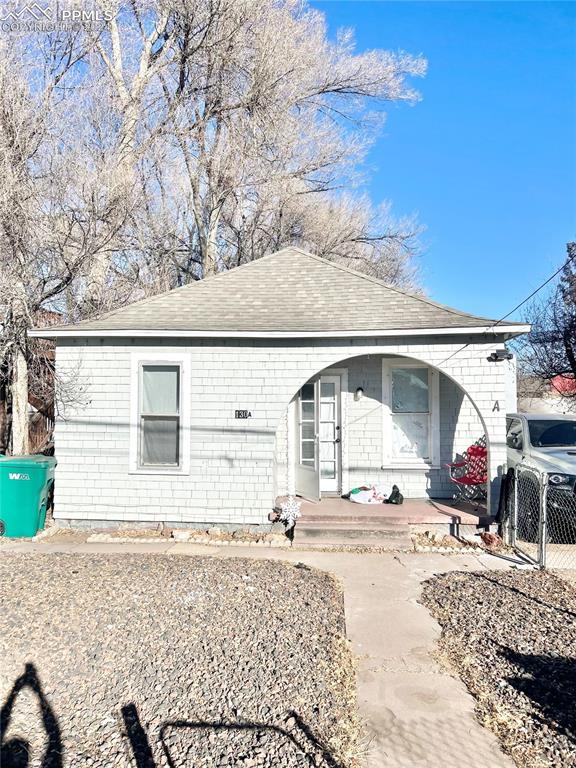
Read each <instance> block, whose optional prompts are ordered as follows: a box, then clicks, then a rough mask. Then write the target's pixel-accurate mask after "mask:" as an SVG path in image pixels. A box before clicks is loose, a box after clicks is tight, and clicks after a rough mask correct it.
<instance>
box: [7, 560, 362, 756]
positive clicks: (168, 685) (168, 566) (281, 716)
mask: <svg viewBox="0 0 576 768" xmlns="http://www.w3.org/2000/svg"><path fill="white" fill-rule="evenodd" d="M0 595H1V611H0V701H1V703H2V705H3V713H2V720H3V727H4V728H5V732H4V734H3V741H2V755H1V756H0V763H1V765H2V768H8V767H9V766H13V768H17V767H19V766H22V768H23V767H24V766H29V768H32V767H33V766H37V767H38V768H40V767H41V768H60V767H61V766H62V767H66V768H68V767H69V766H82V767H83V768H84V767H85V766H92V768H100V767H101V768H105V767H106V768H109V767H110V766H136V768H152V767H153V766H156V767H159V766H170V767H172V766H173V767H174V768H184V766H190V767H192V766H194V768H201V767H202V768H204V766H205V767H206V768H208V767H209V768H219V767H220V766H231V765H234V766H245V768H249V767H250V766H254V767H255V766H280V767H282V768H283V767H284V766H290V767H292V766H293V767H294V768H296V767H300V766H302V767H303V766H318V767H321V768H348V767H349V766H354V765H356V762H355V755H356V754H357V752H358V748H357V738H358V730H359V729H358V724H357V719H356V710H355V677H354V668H353V663H352V658H351V654H350V651H349V648H348V643H347V641H346V640H345V627H344V611H343V599H342V595H341V592H340V590H339V587H338V585H337V583H336V582H335V581H334V580H333V579H332V577H330V576H329V575H328V574H326V573H323V572H321V571H317V570H313V569H310V568H308V567H306V566H298V565H296V566H294V565H290V564H287V563H281V562H275V561H270V560H261V561H256V560H246V559H240V558H236V559H226V560H220V559H216V558H210V557H184V556H170V555H168V556H167V555H151V556H148V555H133V554H122V555H89V554H39V553H32V554H30V553H27V554H24V553H22V554H17V553H9V552H5V553H2V554H1V555H0ZM26 665H28V666H26ZM27 752H29V758H28V760H27V759H26V753H27ZM45 753H49V756H48V758H47V759H45Z"/></svg>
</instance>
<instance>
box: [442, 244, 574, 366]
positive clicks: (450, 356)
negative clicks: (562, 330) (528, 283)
mask: <svg viewBox="0 0 576 768" xmlns="http://www.w3.org/2000/svg"><path fill="white" fill-rule="evenodd" d="M570 250H571V249H569V253H570ZM574 259H576V249H573V253H572V254H571V255H569V256H568V258H567V259H566V261H565V262H564V263H563V264H562V266H561V267H559V268H558V269H557V270H556V272H554V274H553V275H550V277H549V278H548V279H547V280H545V281H544V282H543V283H542V284H541V285H539V286H538V288H536V290H534V291H532V293H531V294H530V295H529V296H527V297H526V298H525V299H524V300H523V301H521V302H520V304H517V305H516V306H515V307H514V309H511V310H510V312H507V313H506V314H505V315H504V316H503V317H501V318H500V320H497V321H496V322H495V323H493V324H492V325H491V326H490V327H489V328H487V329H486V330H485V331H484V333H489V332H490V331H491V330H492V328H495V327H496V326H497V325H499V324H500V323H501V322H502V321H503V320H506V318H508V317H510V315H513V314H514V312H516V310H517V309H520V307H522V306H524V304H526V302H527V301H530V299H532V298H534V296H536V294H537V293H539V292H540V291H541V290H542V288H545V287H546V286H547V285H548V283H551V282H552V280H554V278H555V277H557V276H558V275H559V274H560V272H562V270H563V269H564V267H566V266H567V265H568V264H570V263H571V262H572V261H574ZM471 343H472V342H470V341H469V342H468V343H467V344H464V345H463V346H462V347H460V349H457V350H456V351H455V352H453V353H452V354H451V355H449V357H447V358H445V359H444V360H442V361H441V362H440V363H438V366H437V367H440V366H441V365H444V363H447V362H448V360H451V359H452V358H453V357H455V356H456V355H457V354H459V353H460V352H463V351H464V350H465V349H466V347H469V346H470V344H471Z"/></svg>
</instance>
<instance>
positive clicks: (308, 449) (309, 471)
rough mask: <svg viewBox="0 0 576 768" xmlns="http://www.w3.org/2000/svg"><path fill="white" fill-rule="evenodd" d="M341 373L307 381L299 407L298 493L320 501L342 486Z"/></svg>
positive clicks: (297, 440) (296, 477) (297, 410)
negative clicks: (322, 495)
mask: <svg viewBox="0 0 576 768" xmlns="http://www.w3.org/2000/svg"><path fill="white" fill-rule="evenodd" d="M340 389H341V387H340V376H320V377H318V378H316V379H313V380H311V381H309V382H308V383H307V384H305V385H304V386H303V387H302V389H301V390H300V392H299V393H298V397H297V409H296V425H295V426H296V443H297V446H296V472H295V480H296V493H297V494H298V495H299V496H302V497H304V498H305V499H310V500H311V501H318V500H319V499H320V496H321V493H322V492H324V493H339V492H340V486H341V451H340V446H341V423H340V419H341V415H340V411H341V409H340Z"/></svg>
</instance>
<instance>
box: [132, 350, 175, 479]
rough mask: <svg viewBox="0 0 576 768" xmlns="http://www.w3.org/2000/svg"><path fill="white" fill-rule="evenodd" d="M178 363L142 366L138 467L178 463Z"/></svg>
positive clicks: (170, 465) (167, 465) (168, 465)
mask: <svg viewBox="0 0 576 768" xmlns="http://www.w3.org/2000/svg"><path fill="white" fill-rule="evenodd" d="M180 409H181V408H180V366H179V365H143V366H142V368H141V378H140V413H139V424H140V451H139V462H138V463H139V465H140V466H141V467H178V466H180Z"/></svg>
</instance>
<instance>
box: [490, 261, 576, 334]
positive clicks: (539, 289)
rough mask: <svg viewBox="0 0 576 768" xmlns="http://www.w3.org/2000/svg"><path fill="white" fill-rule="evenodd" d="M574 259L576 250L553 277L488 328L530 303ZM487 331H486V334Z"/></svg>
mask: <svg viewBox="0 0 576 768" xmlns="http://www.w3.org/2000/svg"><path fill="white" fill-rule="evenodd" d="M574 259H576V249H575V250H574V253H573V254H572V255H571V256H568V258H567V259H566V261H565V262H564V263H563V264H562V266H561V267H559V268H558V269H557V270H556V272H554V274H553V275H550V277H549V278H548V279H547V280H545V281H544V282H543V283H542V285H540V286H538V288H536V290H535V291H532V293H531V294H530V296H527V297H526V298H525V299H524V301H521V302H520V304H517V305H516V306H515V307H514V309H511V310H510V312H508V314H506V315H504V317H501V318H500V320H498V321H497V322H496V323H494V325H491V326H490V328H495V327H496V326H497V325H499V323H501V322H502V321H503V320H506V318H507V317H510V315H513V314H514V312H516V310H517V309H520V307H522V306H524V304H526V302H527V301H530V299H532V298H533V297H534V296H536V294H537V293H538V292H539V291H541V290H542V288H544V287H545V286H547V285H548V283H551V282H552V280H554V278H555V277H557V276H558V275H559V274H560V272H562V270H563V269H564V267H566V266H567V265H568V264H570V262H572V261H574ZM490 328H488V331H489V330H490ZM488 331H486V333H488Z"/></svg>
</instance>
